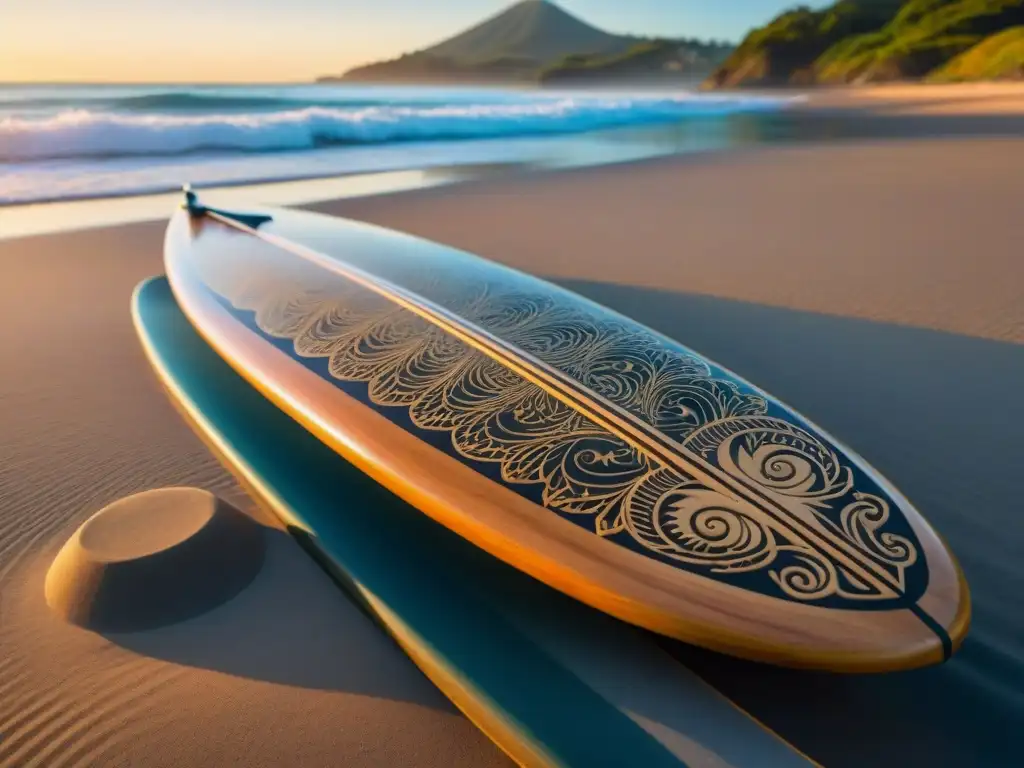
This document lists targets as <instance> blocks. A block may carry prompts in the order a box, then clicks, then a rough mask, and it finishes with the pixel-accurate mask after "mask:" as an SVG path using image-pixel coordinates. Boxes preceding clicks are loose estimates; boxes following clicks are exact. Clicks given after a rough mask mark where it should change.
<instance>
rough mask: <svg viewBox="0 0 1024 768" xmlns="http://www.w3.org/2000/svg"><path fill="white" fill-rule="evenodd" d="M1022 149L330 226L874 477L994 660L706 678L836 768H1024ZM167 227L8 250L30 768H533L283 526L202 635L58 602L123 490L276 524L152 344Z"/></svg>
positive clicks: (755, 161) (415, 199)
mask: <svg viewBox="0 0 1024 768" xmlns="http://www.w3.org/2000/svg"><path fill="white" fill-rule="evenodd" d="M995 98H997V100H998V101H999V103H1000V104H1003V103H1004V102H1007V100H1008V99H1009V100H1010V101H1014V99H1018V101H1019V94H1018V96H1015V97H1014V99H1010V98H1009V97H1007V96H1006V95H1005V94H1003V93H1000V94H999V95H998V96H997V97H995ZM823 103H824V102H823ZM893 103H895V102H893ZM900 103H901V104H904V103H905V102H904V101H900ZM961 103H963V102H961ZM1014 103H1015V104H1016V103H1018V102H1017V101H1014ZM836 104H839V102H837V103H836ZM836 104H833V103H827V104H825V106H826V107H828V108H829V109H832V108H837V107H836ZM839 106H842V107H843V108H844V109H845V108H853V106H856V105H851V102H850V100H849V99H847V100H845V101H842V103H841V104H839ZM862 106H863V105H862ZM858 108H860V107H858ZM905 108H906V109H909V108H907V107H900V109H905ZM1000 109H1001V110H1002V109H1003V107H1000ZM953 111H954V112H955V110H953ZM957 114H959V115H960V117H963V116H964V115H963V113H957ZM915 115H918V118H920V117H922V113H920V112H918V113H915ZM968 116H969V115H968ZM1004 116H1005V115H1004ZM918 118H915V119H918ZM981 133H985V132H984V131H981ZM1004 133H1012V131H1005V132H1004ZM1017 136H1018V137H1017V138H1013V137H1012V136H1010V135H1000V136H974V137H971V136H966V135H963V136H959V137H958V138H930V139H919V140H915V141H906V140H882V139H878V138H873V139H871V140H869V141H859V142H850V143H830V144H829V143H816V144H814V145H809V146H787V147H769V148H754V149H744V150H739V151H735V152H727V153H715V154H709V155H693V156H687V157H679V158H672V159H659V160H655V161H648V162H642V163H636V164H631V165H622V166H614V167H599V168H590V169H582V170H573V171H565V172H545V173H540V174H535V175H528V174H521V175H516V176H513V177H508V178H503V179H502V178H499V179H491V180H481V181H476V182H470V183H466V184H461V185H454V186H449V187H444V188H440V189H430V190H422V191H415V192H404V193H401V194H395V195H387V196H378V197H367V198H362V199H351V200H343V201H335V202H332V203H324V204H320V205H317V206H314V208H315V209H317V210H321V211H325V212H329V213H332V214H336V215H342V216H348V217H352V218H357V219H362V220H366V221H370V222H373V223H377V224H381V225H385V226H388V227H392V228H395V229H399V230H403V231H407V232H411V233H414V234H417V235H421V236H425V237H428V238H431V239H434V240H438V241H441V242H444V243H448V244H451V245H454V246H457V247H460V248H465V249H467V250H471V251H474V252H476V253H479V254H481V255H483V256H486V257H489V258H491V259H494V260H496V261H500V262H502V263H506V264H509V265H512V266H515V267H517V268H520V269H523V270H526V271H529V272H532V273H534V274H538V275H541V276H543V277H547V278H550V279H553V280H555V281H557V282H559V283H560V284H562V285H564V286H566V287H569V288H571V289H573V290H576V291H578V292H580V293H582V294H584V295H586V296H588V297H590V298H593V299H595V300H597V301H599V302H601V303H604V304H607V305H609V306H611V307H612V308H614V309H617V310H619V311H622V312H624V313H626V314H628V315H631V316H633V317H635V318H636V319H638V320H640V321H642V322H644V323H646V324H648V325H650V326H652V327H654V328H655V329H657V330H660V331H663V332H665V333H667V334H668V335H670V336H672V337H674V338H676V339H678V340H680V341H681V342H683V343H684V344H687V345H689V346H691V347H693V348H694V349H696V350H698V351H699V352H701V353H703V354H705V355H707V356H709V357H710V358H712V359H713V360H716V361H718V362H720V363H722V364H724V365H726V366H728V367H730V368H732V369H733V370H735V371H737V372H738V373H740V374H742V375H743V376H745V377H747V378H749V379H750V380H752V381H754V382H756V383H757V384H758V385H760V386H762V387H764V388H765V389H767V390H768V391H769V392H771V393H773V394H775V395H777V396H778V397H780V398H781V399H783V400H784V401H786V402H787V403H789V404H790V405H792V406H793V407H795V408H796V409H798V410H800V411H802V412H804V413H805V414H806V415H807V416H809V417H810V418H811V419H813V420H814V421H816V422H818V423H819V424H821V425H822V426H823V427H825V428H826V429H828V430H829V431H831V432H832V433H833V434H835V435H836V436H837V437H838V438H840V439H841V440H843V441H844V442H846V443H848V444H849V445H851V446H852V447H853V448H854V449H856V450H857V451H858V452H859V453H861V454H862V455H863V456H864V457H865V458H866V459H867V460H868V461H870V462H871V463H872V464H874V465H875V466H876V467H878V468H879V469H880V470H881V471H882V472H883V473H884V474H885V475H887V476H888V477H889V478H890V479H891V480H892V481H893V482H894V483H895V484H896V485H897V486H898V487H900V488H901V489H902V490H903V491H904V492H905V493H906V495H907V496H908V497H909V498H910V499H911V500H912V501H913V502H914V503H915V504H916V505H917V506H918V507H919V508H920V509H921V510H922V511H923V512H924V514H925V515H926V516H927V517H928V518H929V519H930V520H931V521H932V522H933V523H934V524H935V525H936V527H937V528H938V530H939V531H940V532H941V533H942V534H943V535H944V536H945V537H946V538H947V539H948V540H949V543H950V545H951V546H952V548H953V550H954V551H955V553H956V554H957V556H958V557H959V558H960V560H961V563H962V565H963V567H964V570H965V572H966V574H967V578H968V580H969V582H970V585H971V588H972V595H973V599H974V617H975V618H974V625H973V629H972V632H971V635H970V637H969V638H968V640H967V643H966V644H965V646H964V648H963V650H962V652H961V653H960V654H959V655H958V656H957V657H956V658H955V659H954V660H953V661H952V662H951V663H950V664H948V665H946V666H944V667H941V668H938V669H930V670H924V671H920V672H913V673H907V674H900V675H890V676H884V677H868V678H859V679H854V678H847V677H833V676H829V675H814V674H809V673H804V674H795V673H791V672H782V671H778V670H772V669H768V668H764V667H758V666H756V665H750V664H741V663H738V662H734V661H732V660H723V659H721V658H720V657H716V656H714V655H712V654H706V653H700V652H697V651H684V653H686V654H688V657H689V658H690V659H691V660H692V661H691V665H692V668H693V669H695V670H696V671H697V672H698V673H699V674H701V675H702V676H703V677H705V679H707V680H709V681H710V682H712V683H713V684H715V685H716V686H717V687H718V688H719V689H720V690H722V691H723V692H724V693H726V694H727V695H729V696H730V697H731V698H732V699H733V700H734V701H736V702H737V703H739V704H740V705H741V706H744V707H746V708H747V709H749V710H750V711H751V712H752V713H754V714H755V715H756V716H757V717H758V718H760V719H761V720H763V721H764V722H765V723H767V724H768V725H769V726H771V727H773V728H774V729H776V730H777V731H778V732H779V733H780V734H781V735H783V736H784V737H785V738H787V739H788V740H790V741H791V742H793V743H794V744H796V745H797V746H798V747H800V748H801V749H802V750H803V751H805V752H806V753H808V754H809V755H810V756H811V757H813V758H815V759H816V760H818V761H820V762H822V763H823V764H824V765H828V766H857V765H869V764H880V763H883V762H890V761H891V762H892V763H893V764H897V763H902V764H915V763H918V764H919V763H920V762H922V761H924V760H925V759H926V758H927V760H928V762H929V764H932V765H964V764H976V765H995V764H1007V763H1006V762H1005V761H1006V759H1007V756H1008V755H1010V754H1014V753H1018V754H1019V752H1020V750H1022V749H1024V728H1022V727H1021V726H1022V725H1024V694H1022V691H1024V612H1022V611H1021V606H1022V601H1021V597H1020V595H1021V593H1022V591H1024V569H1022V567H1021V565H1020V562H1019V556H1020V553H1021V552H1024V526H1022V525H1020V523H1019V520H1018V519H1017V517H1018V514H1017V513H1018V511H1019V507H1020V501H1019V492H1018V491H1017V488H1016V482H1015V481H1016V475H1017V473H1018V472H1019V465H1020V463H1021V459H1022V458H1024V449H1022V448H1021V444H1020V424H1021V423H1024V400H1022V399H1021V398H1020V395H1019V389H1020V385H1021V382H1024V264H1022V262H1021V257H1020V253H1021V242H1024V220H1022V218H1021V215H1020V201H1021V192H1022V189H1024V184H1022V181H1021V180H1022V179H1024V138H1022V137H1021V136H1024V133H1018V134H1017ZM163 226H164V225H163V223H162V222H149V223H141V224H130V225H124V226H118V227H105V228H98V229H91V230H84V231H80V232H65V233H58V234H53V235H45V236H35V237H26V238H20V239H12V240H7V241H0V269H2V273H3V275H4V279H3V280H0V303H2V306H3V307H4V308H5V317H6V318H7V322H5V323H4V324H3V325H2V326H0V359H2V360H3V361H4V376H3V377H2V378H0V434H2V435H3V441H2V446H3V461H2V462H0V502H2V503H0V766H11V767H12V768H14V767H15V766H17V767H18V768H21V767H22V766H34V765H38V766H74V765H77V766H106V765H146V766H172V765H206V766H216V765H236V764H241V765H250V766H261V765H266V766H271V765H284V764H291V765H303V766H320V765H323V766H326V765H346V766H363V765H367V766H368V765H381V766H383V765H389V766H391V765H394V766H400V765H409V766H462V765H465V766H490V765H495V766H497V765H506V764H508V760H507V758H505V757H504V756H503V755H502V754H501V753H500V752H499V751H498V750H497V749H496V748H495V747H494V746H493V745H492V744H491V743H490V742H489V741H488V740H487V739H486V738H485V737H484V736H483V735H482V734H480V733H479V732H478V731H477V730H476V729H475V728H474V727H473V726H472V725H471V724H470V723H469V722H468V721H467V720H466V719H464V718H463V717H462V716H461V715H460V714H459V713H458V712H457V711H456V710H455V709H454V707H452V706H451V705H450V704H449V703H448V702H447V701H446V700H444V698H443V697H442V696H441V695H440V694H439V693H438V692H437V691H436V690H435V689H434V688H433V687H432V686H431V684H430V683H429V682H428V681H427V680H426V679H425V678H424V677H423V676H422V674H421V673H420V672H419V671H418V670H417V669H416V668H415V667H414V666H413V665H412V663H411V662H410V661H408V660H407V659H406V658H405V657H404V656H403V655H402V654H401V652H400V651H399V650H398V649H397V648H396V647H395V646H394V645H393V644H392V643H391V642H390V641H388V640H387V639H386V638H385V637H384V635H383V634H382V633H381V632H380V630H378V629H377V628H376V627H375V626H373V625H372V624H371V623H370V622H369V620H368V619H367V618H366V617H365V616H364V615H363V614H362V613H360V612H359V611H358V610H357V609H356V608H355V607H354V606H353V605H352V604H351V603H350V602H349V601H348V600H347V599H346V598H345V596H344V595H343V594H342V593H341V592H340V591H339V590H338V589H337V588H336V587H335V586H334V585H333V584H332V583H331V582H330V581H329V580H328V579H327V577H326V576H325V575H324V574H323V573H322V572H321V571H320V570H318V569H317V568H316V567H315V566H314V565H313V564H312V563H311V561H309V560H308V559H307V558H306V556H305V555H304V554H303V553H302V552H301V550H299V548H298V547H297V546H296V545H295V544H294V543H292V542H291V540H290V539H288V537H287V536H285V535H284V534H283V533H281V532H280V531H277V530H273V526H274V523H273V522H272V521H269V520H263V522H264V524H266V525H267V526H268V527H270V528H271V529H272V530H271V532H270V533H269V534H268V536H269V549H268V552H267V564H266V566H265V568H264V570H263V572H262V573H261V574H260V575H259V576H258V577H257V580H256V582H255V583H254V584H253V585H252V586H251V587H250V588H249V589H247V590H245V591H244V592H243V593H242V594H241V595H240V596H239V597H237V598H236V599H234V600H233V601H231V602H229V603H228V604H227V605H225V606H222V607H221V608H218V609H216V610H214V611H212V612H211V613H209V614H206V615H204V616H202V617H200V618H198V619H194V620H192V621H189V622H186V623H184V624H180V625H177V626H173V627H169V628H166V629H162V630H154V631H151V632H148V633H145V634H144V635H138V636H135V637H133V638H131V639H124V638H122V639H118V638H113V639H111V638H104V637H102V636H100V635H97V634H92V633H89V632H86V631H85V630H81V629H78V628H73V627H71V626H70V625H66V624H63V623H62V622H61V621H60V620H59V619H57V618H56V617H55V616H53V615H52V614H51V613H50V612H49V611H48V610H47V609H46V606H45V604H44V602H43V597H42V583H43V579H44V577H45V573H46V568H47V566H48V564H49V562H50V560H51V559H52V557H53V556H54V554H55V553H56V552H57V550H58V549H59V548H60V546H61V545H62V544H63V542H64V541H65V540H66V539H67V538H68V536H70V535H71V533H72V531H73V530H74V528H75V526H76V525H78V524H80V523H81V522H82V521H83V520H85V519H86V518H87V517H88V516H89V515H90V514H92V513H94V512H95V511H96V510H98V509H99V508H101V507H102V506H104V505H106V504H108V503H110V502H112V501H114V500H115V499H117V498H119V497H120V496H123V495H125V494H129V493H133V492H137V491H142V490H145V489H148V488H155V487H159V486H164V485H194V486H199V487H202V488H206V489H209V490H211V491H214V492H216V493H218V494H221V495H223V496H224V497H225V498H227V499H228V500H230V501H231V502H232V503H235V504H237V505H239V506H240V507H241V508H243V509H245V510H247V511H250V512H251V513H252V514H254V515H258V513H257V512H255V510H253V509H252V504H251V503H250V502H249V501H248V500H247V499H246V497H245V495H244V494H243V493H242V491H241V490H240V489H239V488H238V487H237V486H236V485H235V483H234V481H233V480H232V479H231V478H230V477H229V476H228V475H227V474H226V472H225V471H224V470H222V469H221V468H220V467H219V465H218V464H217V462H216V461H215V460H214V459H213V458H212V456H211V455H210V454H209V453H208V452H207V451H206V449H205V448H204V447H203V446H202V445H201V444H200V442H199V441H198V439H196V438H195V437H194V436H193V435H192V434H191V432H190V431H189V429H188V428H187V427H186V425H185V424H184V423H183V421H182V420H181V419H180V418H179V417H178V416H177V415H176V413H175V412H174V411H173V410H172V408H171V407H170V405H169V404H168V403H167V402H166V400H165V398H164V395H163V394H162V393H161V392H160V391H159V389H158V387H157V385H156V383H155V380H154V377H153V376H152V374H151V373H150V371H149V370H148V369H147V366H146V363H145V361H144V358H143V355H142V352H141V350H140V348H139V344H138V342H137V339H136V337H135V335H134V332H133V330H132V327H131V320H130V317H129V313H128V301H129V297H130V294H131V291H132V288H133V287H134V286H135V284H137V283H138V282H139V281H140V280H142V279H143V278H145V277H147V276H149V275H154V274H158V273H160V272H161V271H162V266H161V244H162V234H163ZM780 688H785V689H786V690H787V691H788V695H787V696H786V697H785V699H783V700H780V699H779V698H778V696H777V691H778V690H779V689H780Z"/></svg>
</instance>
